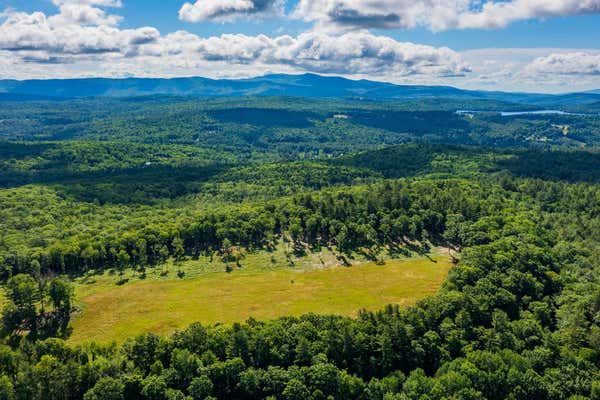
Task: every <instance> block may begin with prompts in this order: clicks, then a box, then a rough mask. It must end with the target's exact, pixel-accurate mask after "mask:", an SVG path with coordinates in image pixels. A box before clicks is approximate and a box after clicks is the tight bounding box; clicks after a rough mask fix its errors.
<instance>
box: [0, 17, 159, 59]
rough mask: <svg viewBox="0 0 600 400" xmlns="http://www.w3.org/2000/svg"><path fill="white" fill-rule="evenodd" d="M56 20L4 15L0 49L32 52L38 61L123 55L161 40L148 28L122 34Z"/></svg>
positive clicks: (116, 31) (94, 26)
mask: <svg viewBox="0 0 600 400" xmlns="http://www.w3.org/2000/svg"><path fill="white" fill-rule="evenodd" d="M59 16H60V14H59V15H58V16H52V17H49V18H48V17H46V15H45V14H43V13H41V12H34V13H32V14H27V13H20V12H10V13H8V14H6V13H5V21H4V22H3V23H2V25H0V48H1V49H4V50H12V51H17V52H19V51H26V52H28V54H29V56H30V57H31V54H32V52H38V53H39V54H38V57H40V59H42V58H48V57H53V56H74V55H81V54H95V53H108V52H118V53H123V54H125V53H130V52H135V51H136V48H137V47H138V46H139V45H141V44H145V43H149V42H151V41H154V40H156V39H157V38H158V37H159V36H160V34H159V32H158V31H157V30H156V29H155V28H151V27H144V28H138V29H124V30H121V29H119V28H116V27H113V26H109V25H91V26H88V25H81V24H77V23H75V22H71V23H60V24H57V19H56V18H59Z"/></svg>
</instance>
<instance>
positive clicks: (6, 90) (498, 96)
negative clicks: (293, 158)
mask: <svg viewBox="0 0 600 400" xmlns="http://www.w3.org/2000/svg"><path fill="white" fill-rule="evenodd" d="M149 95H171V96H198V97H246V96H298V97H308V98H333V97H335V98H366V99H377V100H385V99H387V100H416V99H424V98H447V99H465V100H466V99H473V100H477V99H479V100H496V101H504V102H510V103H517V104H528V105H536V106H540V107H550V106H553V107H558V106H565V105H582V104H590V103H595V102H599V101H600V90H592V91H588V92H581V93H567V94H559V95H550V94H536V93H511V92H499V91H480V90H464V89H458V88H455V87H451V86H427V85H395V84H392V83H386V82H377V81H370V80H350V79H346V78H342V77H331V76H321V75H315V74H303V75H285V74H274V75H265V76H262V77H256V78H248V79H237V80H234V79H209V78H201V77H190V78H172V79H163V78H124V79H110V78H82V79H50V80H24V81H18V80H0V101H40V100H65V99H74V98H85V97H117V98H120V97H137V96H149Z"/></svg>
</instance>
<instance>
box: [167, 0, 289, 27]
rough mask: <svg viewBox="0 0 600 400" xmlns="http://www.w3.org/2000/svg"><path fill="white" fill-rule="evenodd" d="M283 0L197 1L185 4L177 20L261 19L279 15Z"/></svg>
mask: <svg viewBox="0 0 600 400" xmlns="http://www.w3.org/2000/svg"><path fill="white" fill-rule="evenodd" d="M283 3H284V0H197V1H196V2H195V3H193V4H192V3H185V4H184V5H183V6H182V7H181V9H180V10H179V19H181V20H183V21H188V22H200V21H213V20H214V21H233V20H234V19H237V18H248V17H251V18H263V17H268V16H275V15H281V14H282V13H283Z"/></svg>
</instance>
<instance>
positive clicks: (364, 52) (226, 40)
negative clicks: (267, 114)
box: [0, 0, 600, 92]
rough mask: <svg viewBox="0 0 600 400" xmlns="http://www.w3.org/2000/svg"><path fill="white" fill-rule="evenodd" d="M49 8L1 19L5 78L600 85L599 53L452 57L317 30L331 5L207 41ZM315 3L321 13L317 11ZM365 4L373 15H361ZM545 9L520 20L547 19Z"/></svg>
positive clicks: (64, 1)
mask: <svg viewBox="0 0 600 400" xmlns="http://www.w3.org/2000/svg"><path fill="white" fill-rule="evenodd" d="M52 1H53V3H54V4H55V5H56V7H57V12H56V13H55V14H54V15H46V14H44V13H41V12H34V13H23V12H17V11H10V10H8V11H5V12H4V13H0V77H1V78H18V79H27V78H55V77H61V78H67V77H88V76H105V77H125V76H142V77H174V76H207V77H213V78H223V77H228V78H237V77H249V76H256V75H261V74H265V73H275V72H276V73H300V72H315V73H321V74H333V75H343V76H347V77H351V78H367V79H375V80H382V81H388V82H393V83H402V84H444V85H455V86H460V87H465V88H471V89H480V88H486V89H503V90H523V91H548V92H556V91H575V90H587V89H593V88H598V87H600V74H599V73H598V70H599V67H598V65H599V61H598V58H599V57H600V51H594V50H589V49H479V50H470V51H464V52H456V51H453V50H451V49H448V48H444V47H441V48H439V47H432V46H424V45H419V44H415V43H407V42H400V41H398V40H395V39H393V38H390V37H387V36H381V35H375V34H373V33H371V32H369V31H367V30H364V29H357V28H358V27H359V26H360V25H361V24H354V25H352V26H351V28H352V29H341V30H339V29H320V28H321V24H322V25H326V26H331V25H333V24H332V22H331V21H324V20H319V18H321V17H319V15H322V12H325V11H327V7H326V6H327V4H329V0H313V2H314V3H311V4H314V5H315V6H314V8H311V9H310V10H309V9H305V11H306V12H308V11H310V12H311V13H313V14H314V15H313V16H312V17H310V18H311V19H314V20H316V21H318V23H319V25H317V27H316V28H315V29H312V30H310V31H308V32H304V33H301V34H299V35H295V36H289V35H277V36H266V35H257V36H250V35H244V34H227V35H221V36H213V37H207V38H203V37H200V36H198V35H196V34H193V33H189V32H186V31H179V32H174V33H170V34H167V35H161V34H160V33H159V32H158V30H156V29H155V28H153V27H142V28H137V29H122V28H121V27H120V26H119V21H120V17H119V16H117V15H113V14H112V13H110V12H108V11H106V10H107V9H108V8H109V7H121V6H122V3H121V1H119V0H52ZM303 1H304V0H303ZM598 1H600V0H598ZM505 3H506V4H513V6H514V5H515V4H517V3H518V4H521V5H520V7H524V6H523V5H522V4H525V3H527V2H524V1H519V0H514V1H507V2H505ZM529 3H531V1H529ZM550 3H553V2H551V1H549V0H548V1H546V2H541V1H538V2H536V4H537V6H540V5H541V4H546V6H544V7H545V8H544V7H542V9H544V10H546V11H544V12H545V13H546V14H544V15H546V16H548V15H549V14H547V12H548V10H549V8H548V7H549V6H547V4H550ZM567 3H568V4H571V6H570V7H571V8H569V9H570V10H571V11H569V12H580V13H581V12H589V10H592V9H593V7H595V4H596V2H595V1H592V0H587V1H586V0H584V1H581V2H578V3H577V4H575V3H571V2H569V1H563V2H561V7H563V8H560V10H562V11H560V10H559V11H556V9H554V10H555V13H556V12H565V11H564V10H565V8H564V7H567ZM302 4H303V3H302V2H301V3H300V5H299V7H300V6H302ZM307 4H308V3H304V6H305V7H306V5H307ZM319 4H320V5H321V6H322V7H317V6H318V5H319ZM337 4H342V5H344V4H345V5H350V6H352V7H355V8H357V9H360V10H362V11H363V12H364V11H365V10H367V11H368V14H369V15H377V13H378V12H379V10H384V9H385V8H384V7H383V5H384V4H388V5H389V4H395V5H396V6H399V5H404V6H405V7H404V8H403V7H397V8H396V9H395V13H396V14H402V15H401V18H400V19H399V20H396V19H394V18H392V17H386V18H384V19H383V21H384V24H383V26H388V25H386V24H391V25H390V26H394V24H400V25H402V26H406V27H410V26H428V27H430V28H431V29H434V27H435V29H442V28H443V29H445V27H447V26H459V24H460V20H461V18H463V20H464V16H465V15H470V14H469V13H480V14H486V13H487V14H486V15H488V16H489V15H492V14H495V13H498V11H494V10H492V11H489V10H487V11H486V8H485V6H483V7H480V8H479V11H477V10H475V9H474V6H473V4H472V2H471V0H464V1H462V0H447V1H441V0H414V1H408V0H371V1H366V0H362V1H358V0H356V1H352V0H338V2H337ZM362 4H367V5H368V8H360V7H362V6H361V5H362ZM424 5H425V6H424ZM311 7H312V6H311ZM461 7H462V8H461ZM465 7H467V8H465ZM540 7H541V6H540ZM540 7H537V8H535V10H534V11H535V12H534V11H528V12H527V13H525V14H521V15H533V14H536V15H542V14H543V13H542V12H541V11H540ZM573 7H575V8H573ZM567 8H568V7H567ZM456 10H462V11H460V12H456ZM573 10H575V11H573ZM319 13H321V14H319ZM307 15H308V14H307ZM461 15H462V16H463V17H461ZM490 18H491V17H490ZM365 21H368V20H365ZM394 21H395V22H394ZM398 21H400V22H398ZM368 22H369V23H368V24H366V23H365V24H363V25H369V24H370V25H374V22H373V21H368ZM340 23H341V22H340V21H337V22H335V24H340ZM469 23H470V24H474V23H473V22H469ZM477 23H478V24H479V22H477ZM444 24H445V25H444ZM375 25H377V24H375ZM379 26H382V24H381V23H380V24H379ZM42 64H43V67H42ZM574 75H577V79H574V78H573V76H574Z"/></svg>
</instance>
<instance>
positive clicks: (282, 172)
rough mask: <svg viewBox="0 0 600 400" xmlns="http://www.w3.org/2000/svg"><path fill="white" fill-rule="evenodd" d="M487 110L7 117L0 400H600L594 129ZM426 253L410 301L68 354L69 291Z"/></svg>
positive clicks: (1, 151)
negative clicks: (261, 266) (420, 293)
mask: <svg viewBox="0 0 600 400" xmlns="http://www.w3.org/2000/svg"><path fill="white" fill-rule="evenodd" d="M461 101H462V100H461ZM467 103H468V102H467ZM484 103H485V102H482V101H480V100H478V103H470V104H458V103H457V101H456V100H455V101H454V102H442V101H440V104H439V106H436V104H435V102H433V101H431V100H423V101H411V102H376V101H363V100H331V101H326V100H307V99H299V98H258V99H253V98H238V99H210V100H208V99H197V98H196V99H190V98H184V97H180V98H175V97H147V98H146V97H140V98H135V99H133V98H128V99H120V100H118V99H80V100H69V101H61V102H27V103H10V102H6V103H3V106H4V107H2V108H1V109H0V121H1V122H0V137H1V138H2V142H0V187H1V189H0V231H1V235H0V280H1V282H2V296H0V304H1V305H2V325H1V327H2V330H1V332H2V343H1V344H0V400H4V399H10V400H15V399H18V400H21V399H23V400H25V399H36V400H37V399H39V400H46V399H49V400H50V399H51V400H54V399H56V400H59V399H60V400H63V399H69V400H70V399H84V400H100V399H103V400H104V399H105V400H118V399H144V400H162V399H168V400H174V399H183V400H188V399H283V400H295V399H302V400H307V399H309V400H321V399H323V400H325V399H336V400H337V399H339V400H345V399H364V400H375V399H380V400H393V399H402V400H405V399H415V400H417V399H418V400H434V399H435V400H437V399H440V400H441V399H494V400H495V399H540V400H541V399H556V400H563V399H565V400H567V399H569V400H573V399H600V153H599V152H598V149H597V147H596V146H597V144H598V141H599V140H600V126H599V124H600V118H599V117H598V115H597V114H586V115H568V114H565V115H561V114H536V115H511V116H505V115H502V114H500V113H498V112H496V111H503V110H506V108H504V104H499V103H496V108H493V107H492V105H491V103H485V104H484ZM459 105H460V106H461V107H458V106H459ZM477 105H478V106H479V107H478V106H477ZM462 106H464V107H462ZM512 106H513V107H516V106H515V105H514V104H513V105H512ZM484 107H485V110H482V111H485V112H481V113H479V112H473V113H466V114H465V113H456V111H457V110H472V111H474V110H473V109H474V108H480V109H481V108H484ZM515 109H516V108H515ZM432 249H442V250H438V251H444V254H445V256H446V255H447V260H448V261H447V262H448V263H450V260H451V261H452V263H453V267H452V269H451V271H450V273H449V275H448V277H447V279H446V281H445V282H444V284H443V285H442V287H441V288H439V290H437V293H436V294H435V295H433V296H429V297H427V298H425V299H424V300H421V301H419V302H418V303H417V304H415V305H411V306H400V305H399V304H390V305H387V306H386V304H381V309H380V311H366V310H362V311H360V310H356V311H357V313H356V314H355V316H348V315H323V314H322V313H321V312H320V310H319V309H314V310H312V311H313V312H312V313H309V314H307V315H303V316H299V317H298V316H287V317H283V318H280V319H276V320H271V321H259V320H255V319H253V318H250V319H248V320H247V321H238V322H236V323H233V324H207V323H204V322H203V321H201V320H200V321H198V322H197V323H195V324H193V325H191V326H190V327H188V328H186V329H184V330H180V331H177V332H175V333H173V334H172V335H170V336H159V335H157V334H155V333H153V332H152V329H151V328H150V327H149V329H148V333H145V334H142V335H138V336H134V337H130V338H128V339H127V340H125V341H124V342H120V343H112V344H107V343H104V342H103V343H84V344H77V345H74V344H71V343H69V342H68V340H69V336H70V334H71V333H72V329H73V328H72V327H73V324H72V322H73V320H75V319H76V318H80V317H81V315H82V313H83V314H84V315H86V314H85V313H86V312H87V311H86V309H85V308H84V307H82V306H81V305H80V304H79V303H78V299H77V298H76V297H75V296H74V293H75V290H74V287H75V286H76V285H80V286H78V287H79V288H81V286H82V285H87V287H88V288H89V287H93V286H95V285H97V286H98V287H99V286H100V285H101V284H104V285H107V283H106V282H109V284H110V285H112V287H117V286H118V287H122V288H123V290H128V289H129V288H132V286H128V285H132V284H133V283H134V282H130V280H131V279H136V280H138V281H144V280H149V279H154V278H152V277H153V276H154V275H157V276H159V278H156V279H157V281H156V284H160V283H161V282H162V281H161V280H160V279H163V278H165V277H163V275H165V273H163V272H164V271H166V274H168V273H169V270H168V268H166V267H165V266H175V267H176V269H175V270H176V271H177V276H176V277H173V278H172V279H173V280H177V279H179V280H181V281H184V280H185V279H188V278H187V277H186V276H185V273H189V272H190V270H191V269H193V268H194V266H196V265H200V262H199V261H198V260H211V261H212V260H213V259H215V260H218V263H216V264H211V266H214V265H219V266H220V267H222V270H221V271H217V270H210V271H209V272H206V271H203V272H202V273H210V274H212V276H214V277H217V278H222V279H223V281H222V282H224V283H223V285H224V286H225V287H226V286H227V279H230V278H231V277H232V276H236V274H242V273H244V269H245V268H246V264H245V259H244V255H252V256H255V259H261V260H262V259H264V260H269V259H270V260H271V261H267V263H269V265H268V268H267V267H265V270H267V269H268V270H270V271H278V270H282V269H285V270H289V271H296V270H297V269H298V268H297V266H296V265H295V264H294V263H293V262H291V261H293V260H302V259H303V257H304V258H310V257H311V256H313V257H314V258H320V257H321V256H322V255H323V254H324V251H326V252H327V254H330V255H331V256H332V259H333V260H334V261H335V264H336V265H334V266H325V263H324V261H322V260H321V263H322V264H323V265H319V266H318V269H319V270H320V271H324V272H326V271H328V270H327V268H360V265H359V261H361V260H367V261H370V262H372V264H373V265H372V267H378V268H381V270H380V271H384V273H386V274H393V273H394V272H393V271H394V270H393V269H391V268H388V267H387V266H386V262H389V261H391V260H406V259H408V258H410V257H413V256H414V255H416V254H417V255H420V256H421V257H423V258H427V257H430V258H431V250H432ZM281 252H283V253H284V255H285V257H286V259H287V260H288V261H289V262H288V263H287V264H286V265H280V264H277V263H276V261H277V260H276V255H277V254H280V253H281ZM433 261H435V260H433ZM195 262H198V264H195ZM202 262H205V261H202ZM206 262H207V263H208V262H209V261H206ZM184 264H185V265H186V268H188V269H186V270H185V271H184V270H183V267H182V265H184ZM386 268H387V269H386ZM155 270H156V271H159V272H157V273H156V274H154V275H153V274H152V271H155ZM256 271H258V269H257V270H256ZM256 271H255V272H254V274H259V273H260V272H256ZM296 272H298V273H301V271H296ZM218 274H221V275H218ZM264 276H265V277H268V276H269V275H264ZM444 276H445V275H444ZM390 277H391V276H390ZM165 279H166V278H165ZM215 279H216V278H215ZM286 279H287V278H286ZM82 282H83V283H82ZM101 282H102V283H101ZM169 282H171V284H173V285H175V284H176V282H175V283H173V281H169ZM293 284H295V283H294V278H291V282H290V285H293ZM189 286H190V285H188V287H189ZM84 288H85V286H84ZM436 289H438V286H436ZM106 290H109V289H108V288H106V287H102V288H100V287H99V289H98V291H99V292H102V291H106ZM322 290H323V291H326V290H327V287H324V288H323V289H322ZM186 295H190V293H187V292H186ZM352 300H353V299H352V297H351V296H349V297H348V298H346V299H344V301H347V302H348V306H349V307H350V308H351V306H352V304H353V303H352ZM245 301H247V302H251V301H260V297H259V298H258V299H257V298H250V297H246V298H245ZM179 306H180V305H179ZM172 307H173V312H176V311H177V307H178V303H174V304H173V305H172ZM198 307H207V305H206V304H199V305H198ZM249 308H251V307H249ZM86 316H87V317H90V315H89V314H87V315H86ZM150 317H151V316H150Z"/></svg>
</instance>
